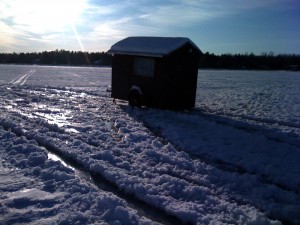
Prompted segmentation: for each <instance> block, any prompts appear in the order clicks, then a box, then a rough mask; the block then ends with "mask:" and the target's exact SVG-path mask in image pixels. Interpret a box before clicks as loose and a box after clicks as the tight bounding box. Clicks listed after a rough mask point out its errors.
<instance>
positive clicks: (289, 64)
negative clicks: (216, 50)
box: [199, 52, 300, 70]
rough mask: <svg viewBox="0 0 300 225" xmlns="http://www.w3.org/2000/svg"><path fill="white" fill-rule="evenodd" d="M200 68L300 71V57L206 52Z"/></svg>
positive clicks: (271, 53)
mask: <svg viewBox="0 0 300 225" xmlns="http://www.w3.org/2000/svg"><path fill="white" fill-rule="evenodd" d="M199 67H200V68H213V69H249V70H299V69H300V55H295V54H291V55H287V54H279V55H274V53H273V52H270V53H264V52H263V53H262V54H261V55H254V54H253V53H250V54H248V53H245V54H235V55H233V54H222V55H219V56H218V55H215V54H211V53H209V52H206V53H204V54H203V55H202V57H201V59H200V62H199Z"/></svg>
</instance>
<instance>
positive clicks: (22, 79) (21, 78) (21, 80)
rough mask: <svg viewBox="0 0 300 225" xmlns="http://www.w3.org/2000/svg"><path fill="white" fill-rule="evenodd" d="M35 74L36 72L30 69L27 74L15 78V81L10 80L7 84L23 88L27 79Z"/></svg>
mask: <svg viewBox="0 0 300 225" xmlns="http://www.w3.org/2000/svg"><path fill="white" fill-rule="evenodd" d="M35 72H36V69H32V70H30V71H29V72H28V73H26V74H22V75H20V76H18V77H16V78H15V79H13V80H11V81H10V82H9V83H8V84H10V85H20V86H23V85H24V84H25V83H26V81H27V79H28V78H29V77H30V76H31V75H32V74H34V73H35Z"/></svg>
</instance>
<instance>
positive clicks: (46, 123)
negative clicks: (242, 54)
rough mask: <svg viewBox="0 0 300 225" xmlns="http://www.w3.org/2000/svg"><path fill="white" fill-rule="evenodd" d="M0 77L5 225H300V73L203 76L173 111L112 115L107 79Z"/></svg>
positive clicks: (64, 72) (124, 108) (9, 68)
mask: <svg viewBox="0 0 300 225" xmlns="http://www.w3.org/2000/svg"><path fill="white" fill-rule="evenodd" d="M0 69H1V70H0V71H1V72H0V100H1V101H0V112H1V114H0V156H1V161H0V177H1V179H0V192H1V196H0V224H1V223H3V224H49V223H52V224H154V223H157V224H159V223H169V224H172V223H173V224H174V223H175V222H174V221H176V223H192V224H281V223H287V224H299V223H300V188H299V187H300V167H299V163H298V162H299V159H300V140H299V134H300V132H299V130H300V126H299V124H300V118H299V113H298V112H299V110H300V103H299V101H300V100H299V96H300V93H299V92H300V90H299V89H298V88H296V87H299V85H300V76H299V73H290V72H282V71H281V72H258V71H251V72H245V71H200V72H199V81H198V91H197V103H196V106H197V107H196V108H195V109H193V110H189V111H168V110H158V109H151V108H142V109H135V108H134V109H133V108H131V107H129V106H128V105H127V103H124V102H122V101H117V104H113V103H112V99H110V97H109V93H107V92H106V88H107V86H108V85H110V72H111V71H110V69H109V68H88V67H87V68H80V67H46V66H15V65H0ZM272 75H273V76H272ZM289 79H290V80H289ZM259 93H260V94H259ZM255 96H256V97H255ZM257 96H259V97H257ZM276 105H277V106H276ZM49 152H52V153H55V154H57V155H59V156H60V157H61V158H62V159H63V160H64V161H66V162H67V163H69V164H70V165H71V166H70V165H66V164H62V163H61V162H60V161H55V160H53V157H50V156H51V154H49ZM73 167H78V168H81V169H82V170H84V171H85V172H86V173H88V174H91V175H92V176H93V177H96V178H97V179H99V180H103V181H104V185H112V186H115V187H117V190H116V191H112V190H109V188H108V189H106V188H101V187H99V186H97V185H96V184H95V182H94V181H93V180H92V179H90V178H87V179H86V178H84V177H83V176H81V175H80V174H78V171H77V170H76V168H75V169H74V168H73ZM119 193H120V194H119ZM131 199H132V200H133V201H131ZM135 200H137V201H141V202H142V203H143V204H144V205H145V206H147V207H148V209H153V210H154V211H155V210H156V212H152V210H149V211H147V210H146V211H145V210H144V209H140V207H139V205H138V204H137V203H135Z"/></svg>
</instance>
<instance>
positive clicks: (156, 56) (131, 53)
mask: <svg viewBox="0 0 300 225" xmlns="http://www.w3.org/2000/svg"><path fill="white" fill-rule="evenodd" d="M107 53H110V54H115V55H132V56H144V57H154V58H162V57H164V56H165V55H166V54H154V53H143V52H121V51H113V50H109V51H108V52H107Z"/></svg>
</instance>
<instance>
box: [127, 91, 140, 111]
mask: <svg viewBox="0 0 300 225" xmlns="http://www.w3.org/2000/svg"><path fill="white" fill-rule="evenodd" d="M128 103H129V105H130V106H132V107H134V106H135V107H138V108H141V106H142V105H141V96H140V94H139V93H138V92H137V91H131V92H130V93H129V99H128Z"/></svg>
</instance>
